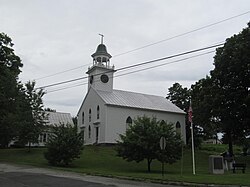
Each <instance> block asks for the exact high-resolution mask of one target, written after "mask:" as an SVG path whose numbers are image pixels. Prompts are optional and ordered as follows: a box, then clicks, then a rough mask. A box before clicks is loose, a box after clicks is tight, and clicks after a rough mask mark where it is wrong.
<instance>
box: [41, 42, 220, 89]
mask: <svg viewBox="0 0 250 187" xmlns="http://www.w3.org/2000/svg"><path fill="white" fill-rule="evenodd" d="M221 45H223V43H220V44H216V45H212V46H208V47H203V48H199V49H194V50H191V51H187V52H183V53H178V54H175V55H171V56H167V57H163V58H158V59H155V60H150V61H146V62H142V63H137V64H134V65H130V66H125V67H122V68H118V69H117V70H116V71H121V70H125V69H130V68H134V67H138V66H142V65H146V64H151V63H154V62H158V61H162V60H167V59H171V58H175V57H179V56H183V55H187V54H191V53H195V52H199V51H204V50H207V49H211V48H215V47H219V46H221ZM111 71H113V70H108V71H106V72H105V73H109V72H111ZM101 74H102V73H99V74H95V75H94V76H98V75H101ZM87 78H88V76H84V77H79V78H76V79H71V80H67V81H62V82H58V83H53V84H49V85H46V86H41V87H38V88H37V89H44V88H48V87H52V86H57V85H61V84H66V83H70V82H75V81H79V80H82V79H87Z"/></svg>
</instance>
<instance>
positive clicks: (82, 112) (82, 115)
mask: <svg viewBox="0 0 250 187" xmlns="http://www.w3.org/2000/svg"><path fill="white" fill-rule="evenodd" d="M82 124H84V112H82Z"/></svg>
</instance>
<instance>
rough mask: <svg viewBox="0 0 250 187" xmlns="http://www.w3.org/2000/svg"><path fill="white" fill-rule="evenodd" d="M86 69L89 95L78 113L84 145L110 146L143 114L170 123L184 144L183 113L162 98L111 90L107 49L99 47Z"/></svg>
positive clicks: (111, 74) (112, 71) (112, 67)
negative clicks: (90, 65) (91, 62)
mask: <svg viewBox="0 0 250 187" xmlns="http://www.w3.org/2000/svg"><path fill="white" fill-rule="evenodd" d="M91 56H92V58H93V65H92V67H89V69H88V71H87V74H88V92H87V94H86V96H85V98H84V100H83V102H82V104H81V106H80V109H79V111H78V114H77V116H78V126H79V128H80V129H81V130H84V140H85V144H96V143H98V144H110V143H116V140H119V134H124V133H125V131H126V128H127V126H128V125H129V124H131V123H132V120H133V119H135V118H137V117H138V116H143V115H146V116H148V117H156V118H157V120H165V121H167V122H172V123H173V124H174V128H175V130H176V131H177V132H179V133H180V134H181V136H182V139H183V141H184V142H186V130H185V112H184V111H182V110H181V109H180V108H178V107H177V106H175V105H174V104H173V103H171V102H170V101H168V100H167V99H165V98H164V97H161V96H155V95H147V94H142V93H135V92H128V91H123V90H115V89H113V77H114V73H115V71H116V70H115V69H114V66H111V65H110V58H111V55H110V54H109V53H108V52H107V49H106V46H105V45H104V44H102V43H101V44H100V45H98V47H97V50H96V52H95V53H94V54H92V55H91Z"/></svg>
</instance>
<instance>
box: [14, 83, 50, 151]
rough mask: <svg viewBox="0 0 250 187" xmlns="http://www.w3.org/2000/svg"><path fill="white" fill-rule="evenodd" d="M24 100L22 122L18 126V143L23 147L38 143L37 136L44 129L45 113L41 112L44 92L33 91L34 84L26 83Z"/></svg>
mask: <svg viewBox="0 0 250 187" xmlns="http://www.w3.org/2000/svg"><path fill="white" fill-rule="evenodd" d="M24 93H25V99H24V100H23V105H22V113H23V114H24V115H23V120H22V123H21V124H20V126H19V136H18V141H19V143H20V144H22V145H25V144H27V143H28V144H29V148H30V145H31V143H37V142H38V136H39V134H40V133H41V131H42V130H43V128H44V124H45V119H46V115H45V111H44V110H43V101H42V97H43V95H44V93H45V92H44V91H43V90H42V89H41V90H36V89H35V82H30V81H29V82H27V83H26V84H25V88H24Z"/></svg>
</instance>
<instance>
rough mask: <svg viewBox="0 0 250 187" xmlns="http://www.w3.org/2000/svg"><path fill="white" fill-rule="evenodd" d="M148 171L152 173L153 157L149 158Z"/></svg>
mask: <svg viewBox="0 0 250 187" xmlns="http://www.w3.org/2000/svg"><path fill="white" fill-rule="evenodd" d="M147 160H148V172H149V173H150V172H151V162H152V159H151V158H148V159H147Z"/></svg>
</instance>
